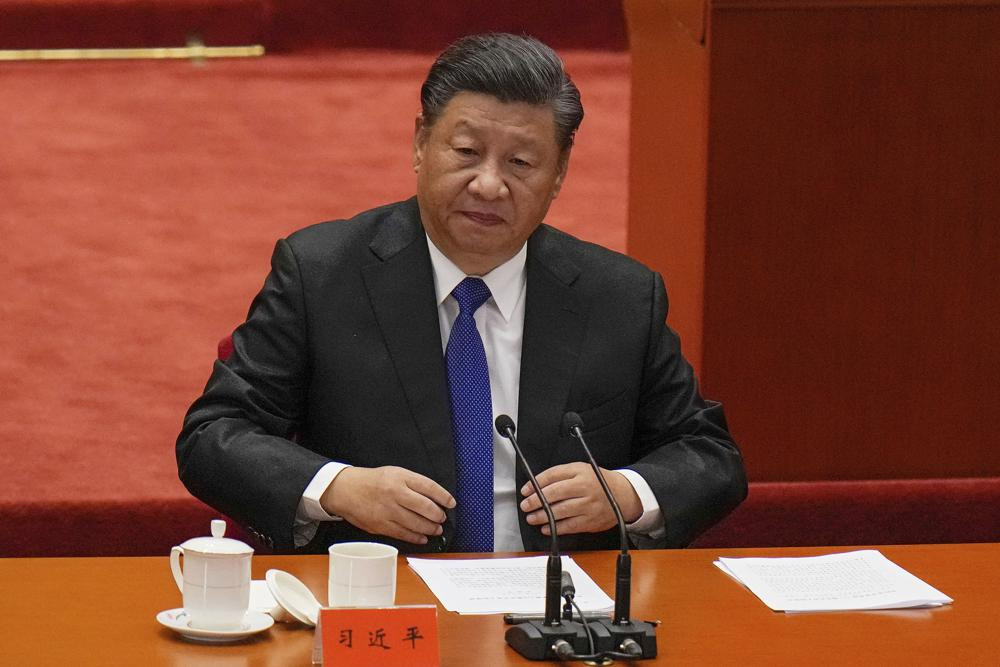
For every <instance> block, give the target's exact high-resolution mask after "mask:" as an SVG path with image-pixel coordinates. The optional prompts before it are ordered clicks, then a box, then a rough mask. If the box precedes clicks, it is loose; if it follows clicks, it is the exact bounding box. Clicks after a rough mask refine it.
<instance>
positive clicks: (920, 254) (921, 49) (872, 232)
mask: <svg viewBox="0 0 1000 667" xmlns="http://www.w3.org/2000/svg"><path fill="white" fill-rule="evenodd" d="M639 4H644V3H639V2H636V3H629V2H626V15H627V17H628V18H629V29H630V34H632V35H633V36H634V35H636V33H637V32H638V33H640V35H639V36H640V37H642V34H641V33H643V32H645V33H647V34H649V33H650V31H651V28H649V27H648V26H640V25H637V24H636V22H635V21H633V16H634V15H636V14H637V13H638V12H637V10H636V7H635V6H633V5H639ZM657 6H658V7H661V8H664V10H663V12H661V15H660V16H659V17H658V19H659V20H663V21H665V22H667V23H668V25H666V26H661V27H660V30H661V34H660V35H659V37H660V38H661V39H662V40H663V43H662V44H661V45H660V47H659V50H654V49H651V48H650V46H649V45H648V44H643V43H640V44H638V45H636V44H633V76H634V83H633V86H634V89H633V97H634V99H633V125H632V150H633V156H632V158H631V160H632V172H631V175H630V200H631V201H630V223H629V225H630V229H629V251H630V252H631V253H632V254H634V255H635V256H637V257H639V258H640V259H643V260H644V261H647V262H649V263H650V264H652V265H653V266H654V267H656V268H657V269H659V270H661V271H662V272H663V273H664V274H665V276H666V277H667V278H668V289H670V293H671V299H672V303H673V304H674V305H675V308H674V310H673V311H672V315H671V318H672V320H671V321H672V323H673V324H674V325H675V327H676V328H677V329H678V330H679V331H680V332H681V333H682V335H683V336H684V337H685V342H686V343H687V344H688V349H692V347H693V348H694V349H695V350H697V352H698V356H696V360H697V359H701V361H702V363H701V370H702V374H701V375H702V380H703V384H704V387H705V390H706V393H707V394H708V395H710V396H712V397H715V398H719V399H720V400H722V401H723V403H725V405H726V409H727V415H728V416H729V419H730V423H731V425H732V427H733V430H734V433H735V435H736V437H737V440H738V441H739V442H740V444H741V446H742V448H743V450H744V453H745V456H746V459H747V464H748V469H749V472H750V475H751V478H752V479H754V480H796V479H864V478H892V477H945V476H976V475H979V476H983V475H997V474H1000V447H998V444H1000V443H998V442H997V441H998V438H997V436H996V435H995V427H994V424H995V423H996V422H997V421H998V418H1000V382H998V378H1000V346H998V345H997V343H996V341H997V339H998V337H1000V288H998V281H997V273H998V271H997V267H998V266H1000V235H998V232H997V225H998V224H1000V188H998V187H997V176H996V172H997V171H998V169H997V159H998V158H997V156H998V155H1000V129H998V127H1000V123H998V122H997V118H1000V77H998V76H997V74H996V72H997V71H998V68H1000V5H997V3H996V2H995V0H994V1H993V2H988V1H986V0H982V1H981V0H972V1H969V2H941V1H940V0H922V1H918V0H914V1H912V2H894V1H892V0H873V1H872V2H868V3H862V2H857V1H855V0H843V1H840V2H838V1H836V0H813V1H810V0H787V1H784V2H783V1H782V0H764V1H762V2H755V1H753V0H725V2H724V3H716V4H715V5H713V6H712V7H711V8H710V13H709V21H708V25H709V32H708V35H707V40H706V44H707V47H706V49H707V50H705V51H702V52H700V55H699V56H698V57H693V56H692V55H691V53H698V52H697V51H696V50H694V47H691V48H689V49H687V51H685V50H684V49H681V48H678V47H675V46H670V45H671V44H679V43H681V42H680V40H679V39H678V38H677V37H676V36H675V33H676V32H677V31H676V29H675V28H670V27H669V23H670V22H671V18H670V16H669V15H668V14H667V13H665V12H666V9H665V7H666V5H665V4H664V3H659V4H658V5H657ZM673 23H674V24H675V25H676V22H673ZM706 63H708V64H709V69H708V70H707V72H706V70H705V65H706ZM644 77H649V78H650V80H648V81H647V80H643V78H644ZM664 86H668V87H669V89H663V87H664ZM650 88H652V89H653V91H654V92H653V93H650V92H649V89H650ZM708 91H710V97H709V98H707V99H709V111H708V114H707V126H704V125H699V123H698V121H697V119H696V118H694V115H695V114H696V113H697V109H698V108H699V104H701V102H702V101H703V100H704V99H706V98H705V97H704V96H705V95H706V94H708ZM654 96H655V97H654ZM679 98H680V99H679ZM655 104H659V105H662V106H663V108H662V110H660V111H657V109H656V108H654V106H655ZM679 110H683V111H684V112H685V113H681V112H680V111H679ZM659 135H665V136H659ZM702 139H704V140H705V141H707V155H706V157H705V162H702V161H701V160H702V156H701V155H700V153H699V152H698V149H699V145H700V144H699V141H701V140H702ZM702 177H707V185H706V186H705V189H702V182H701V181H700V180H699V179H700V178H702ZM699 198H700V199H699ZM699 205H700V206H701V209H699ZM699 210H701V211H703V215H704V217H703V218H702V219H700V220H699V218H698V216H699Z"/></svg>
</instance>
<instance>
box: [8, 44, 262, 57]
mask: <svg viewBox="0 0 1000 667" xmlns="http://www.w3.org/2000/svg"><path fill="white" fill-rule="evenodd" d="M262 55H264V47H263V46H261V45H260V44H254V45H252V46H204V45H202V44H197V43H195V44H189V45H187V46H178V47H162V48H132V49H0V61H5V60H6V61H10V60H141V59H174V60H177V59H191V60H203V59H205V58H254V57H258V56H262Z"/></svg>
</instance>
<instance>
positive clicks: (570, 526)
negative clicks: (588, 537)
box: [541, 516, 604, 535]
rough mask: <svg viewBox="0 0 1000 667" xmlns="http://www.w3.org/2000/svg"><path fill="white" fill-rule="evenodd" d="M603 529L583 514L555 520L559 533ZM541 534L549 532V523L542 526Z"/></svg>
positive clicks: (568, 533)
mask: <svg viewBox="0 0 1000 667" xmlns="http://www.w3.org/2000/svg"><path fill="white" fill-rule="evenodd" d="M600 530H604V528H603V527H601V526H600V525H599V524H598V523H596V522H594V521H592V520H589V519H588V518H587V517H584V516H574V517H571V518H569V519H565V520H563V521H556V532H558V533H559V534H560V535H572V534H573V533H595V532H598V531H600ZM541 532H542V534H543V535H548V534H549V532H550V531H549V525H548V524H545V525H544V526H542V531H541Z"/></svg>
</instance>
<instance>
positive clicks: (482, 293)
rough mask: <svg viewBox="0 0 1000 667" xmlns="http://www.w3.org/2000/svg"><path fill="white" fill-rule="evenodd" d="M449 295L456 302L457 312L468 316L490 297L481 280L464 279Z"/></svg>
mask: <svg viewBox="0 0 1000 667" xmlns="http://www.w3.org/2000/svg"><path fill="white" fill-rule="evenodd" d="M451 295H452V296H453V297H455V301H458V309H459V312H460V313H467V314H469V315H472V314H473V313H475V312H476V311H477V310H478V309H479V306H481V305H483V304H484V303H486V300H487V299H489V298H490V296H492V295H491V294H490V288H489V287H487V286H486V283H484V282H483V279H482V278H466V279H465V280H463V281H462V282H460V283H459V284H458V285H457V286H456V287H455V289H453V290H452V291H451Z"/></svg>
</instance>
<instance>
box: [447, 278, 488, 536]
mask: <svg viewBox="0 0 1000 667" xmlns="http://www.w3.org/2000/svg"><path fill="white" fill-rule="evenodd" d="M451 295H452V296H453V297H455V300H456V301H458V308H459V311H458V317H457V318H456V319H455V324H453V325H452V327H451V335H450V336H449V337H448V348H447V350H446V352H445V359H446V361H447V363H448V389H449V391H450V394H451V429H452V433H453V435H454V438H455V472H456V475H457V479H456V482H457V493H456V494H455V495H456V498H455V500H456V501H457V503H458V506H457V508H456V524H457V525H456V527H455V544H454V551H493V402H492V399H491V397H490V374H489V367H488V366H487V364H486V351H485V350H484V349H483V339H482V338H480V337H479V331H478V330H477V329H476V321H475V320H474V319H473V318H472V316H473V314H475V312H476V310H477V309H478V308H479V307H480V306H481V305H483V303H485V302H486V300H487V299H489V298H490V296H491V295H490V288H489V287H487V286H486V283H484V282H483V281H482V280H481V279H479V278H466V279H465V280H463V281H462V282H460V283H459V284H458V287H456V288H455V289H454V290H452V293H451Z"/></svg>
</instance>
